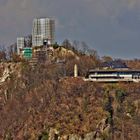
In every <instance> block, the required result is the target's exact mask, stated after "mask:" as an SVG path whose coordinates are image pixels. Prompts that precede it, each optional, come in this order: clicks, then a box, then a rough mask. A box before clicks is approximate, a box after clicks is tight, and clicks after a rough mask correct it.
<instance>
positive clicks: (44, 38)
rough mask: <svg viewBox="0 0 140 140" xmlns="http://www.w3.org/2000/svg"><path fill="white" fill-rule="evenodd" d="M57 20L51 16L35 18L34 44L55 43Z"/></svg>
mask: <svg viewBox="0 0 140 140" xmlns="http://www.w3.org/2000/svg"><path fill="white" fill-rule="evenodd" d="M54 31H55V21H54V20H53V19H51V18H37V19H34V20H33V28H32V46H33V47H37V46H43V45H45V46H46V45H52V44H54Z"/></svg>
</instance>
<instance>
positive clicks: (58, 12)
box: [0, 0, 140, 58]
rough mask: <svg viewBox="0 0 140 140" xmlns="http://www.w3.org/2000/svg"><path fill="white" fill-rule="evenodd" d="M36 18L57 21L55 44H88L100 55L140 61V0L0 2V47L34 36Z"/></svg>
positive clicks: (23, 0)
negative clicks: (34, 19)
mask: <svg viewBox="0 0 140 140" xmlns="http://www.w3.org/2000/svg"><path fill="white" fill-rule="evenodd" d="M35 17H53V18H55V19H56V41H58V42H61V41H63V40H64V39H65V38H68V39H70V40H79V41H85V42H86V43H87V44H88V45H89V46H91V47H93V48H94V49H96V50H97V51H98V53H99V55H102V56H103V55H110V56H113V57H117V58H118V57H121V58H140V0H0V44H10V43H13V42H15V41H16V38H17V37H18V36H25V35H28V34H31V30H32V20H33V18H35Z"/></svg>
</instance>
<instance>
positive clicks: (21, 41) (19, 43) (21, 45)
mask: <svg viewBox="0 0 140 140" xmlns="http://www.w3.org/2000/svg"><path fill="white" fill-rule="evenodd" d="M24 47H25V38H24V37H18V38H17V54H18V55H21V53H22V50H23V48H24Z"/></svg>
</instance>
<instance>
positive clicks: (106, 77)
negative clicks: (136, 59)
mask: <svg viewBox="0 0 140 140" xmlns="http://www.w3.org/2000/svg"><path fill="white" fill-rule="evenodd" d="M84 80H85V81H94V82H140V70H89V71H88V73H87V75H86V77H85V78H84Z"/></svg>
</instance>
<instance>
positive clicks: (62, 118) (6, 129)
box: [0, 62, 140, 140]
mask: <svg viewBox="0 0 140 140" xmlns="http://www.w3.org/2000/svg"><path fill="white" fill-rule="evenodd" d="M4 65H5V66H4ZM7 65H8V68H9V76H8V78H7V79H6V80H5V81H4V82H3V84H1V85H0V120H1V125H0V139H2V140H12V139H13V140H27V139H29V140H57V139H58V137H59V139H60V140H81V139H82V140H93V139H96V140H97V139H98V140H99V139H101V140H103V139H104V140H108V139H110V140H112V139H114V140H115V139H116V140H117V139H120V140H132V139H135V140H139V139H140V135H139V132H140V120H139V118H140V109H139V108H140V95H139V93H140V85H139V84H132V83H131V84H128V83H126V84H125V83H118V84H97V83H92V82H84V81H83V80H82V79H81V78H72V77H67V78H62V75H61V68H60V67H59V66H58V65H55V64H53V65H49V66H48V65H40V66H38V67H36V68H34V69H33V68H32V67H30V66H29V65H28V63H25V62H24V63H15V64H14V63H11V64H2V66H4V68H3V71H4V69H6V68H7ZM59 76H61V79H60V77H59ZM48 138H49V139H48Z"/></svg>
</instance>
